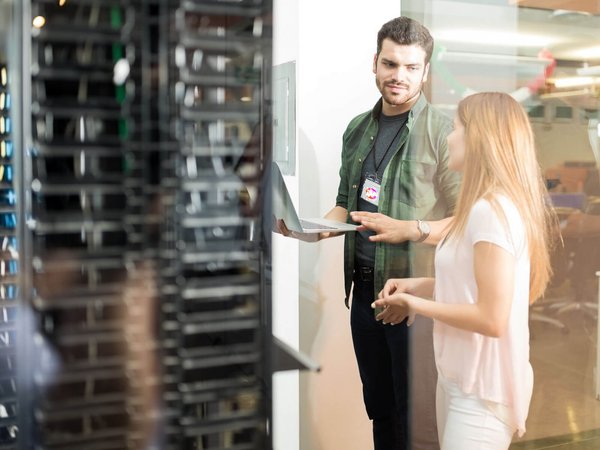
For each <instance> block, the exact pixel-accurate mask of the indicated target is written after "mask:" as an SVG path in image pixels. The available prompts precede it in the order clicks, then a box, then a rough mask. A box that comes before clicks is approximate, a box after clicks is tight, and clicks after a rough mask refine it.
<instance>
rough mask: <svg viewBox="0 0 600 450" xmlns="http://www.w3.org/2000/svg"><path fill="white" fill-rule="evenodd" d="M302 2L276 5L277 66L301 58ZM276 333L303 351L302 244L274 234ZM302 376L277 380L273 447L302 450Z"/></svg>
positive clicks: (294, 191) (291, 181)
mask: <svg viewBox="0 0 600 450" xmlns="http://www.w3.org/2000/svg"><path fill="white" fill-rule="evenodd" d="M298 2H299V0H274V2H273V16H274V19H273V64H274V65H279V64H283V63H285V62H288V61H295V60H297V59H298V40H299V33H298V30H299V21H298V19H297V17H298ZM286 183H287V186H288V189H289V190H290V195H291V196H292V198H293V200H294V201H295V202H296V204H297V201H298V179H297V177H290V178H287V179H286ZM272 243H273V245H272V252H273V254H272V258H273V334H274V335H275V336H277V337H278V338H279V339H281V340H283V341H284V342H286V343H287V344H288V345H290V346H291V347H293V348H295V349H298V348H299V331H298V330H299V325H300V321H299V319H298V298H299V294H298V270H299V269H298V242H297V241H295V240H293V239H288V238H284V237H282V236H280V235H278V234H273V241H272ZM298 386H299V374H298V372H297V371H287V372H280V373H277V374H275V375H274V377H273V448H274V449H275V450H299V440H300V437H299V423H300V418H299V414H300V409H299V408H300V406H299V387H298Z"/></svg>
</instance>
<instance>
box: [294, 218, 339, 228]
mask: <svg viewBox="0 0 600 450" xmlns="http://www.w3.org/2000/svg"><path fill="white" fill-rule="evenodd" d="M300 225H302V228H304V229H305V230H317V229H319V228H322V229H324V230H335V229H336V228H335V227H329V226H327V225H322V224H320V223H314V222H309V221H307V220H302V219H300Z"/></svg>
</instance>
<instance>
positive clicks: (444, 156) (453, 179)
mask: <svg viewBox="0 0 600 450" xmlns="http://www.w3.org/2000/svg"><path fill="white" fill-rule="evenodd" d="M451 131H452V123H451V122H448V124H447V125H445V126H444V127H442V129H441V131H440V133H439V134H438V136H437V139H438V142H437V148H438V158H439V159H438V166H437V167H438V168H437V177H436V184H437V189H438V191H439V192H440V196H441V197H442V198H443V199H444V200H445V202H446V205H447V208H448V209H447V214H448V215H452V214H453V212H454V208H455V207H456V202H457V200H458V192H459V190H460V183H461V179H462V177H461V175H460V173H459V172H455V171H452V170H450V169H449V168H448V141H447V137H448V134H450V132H451Z"/></svg>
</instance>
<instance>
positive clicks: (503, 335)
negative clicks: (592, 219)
mask: <svg viewBox="0 0 600 450" xmlns="http://www.w3.org/2000/svg"><path fill="white" fill-rule="evenodd" d="M448 151H449V162H448V164H449V167H450V169H452V170H457V171H461V172H463V184H462V187H461V192H460V195H459V201H458V205H457V210H456V211H455V218H454V221H453V223H452V225H451V227H450V230H449V232H448V234H447V236H446V238H445V239H444V240H442V242H440V243H439V244H438V247H437V250H436V257H435V269H436V278H435V279H433V278H414V279H390V280H388V282H387V283H386V285H385V287H384V288H383V290H382V291H381V292H380V293H379V298H378V300H376V301H375V302H374V303H373V305H372V306H373V307H374V308H382V307H383V308H384V310H383V312H381V313H380V314H379V315H378V316H377V319H378V320H382V321H383V322H384V323H390V324H395V323H399V322H401V321H402V320H404V319H405V318H406V317H408V321H409V324H410V323H411V322H412V320H413V319H414V315H415V314H421V315H423V316H427V317H431V318H433V319H434V347H435V358H436V365H437V368H438V387H437V396H436V411H437V420H438V434H439V439H440V443H441V446H442V450H469V449H478V450H481V449H494V450H497V449H507V448H508V447H509V445H510V441H511V439H512V435H513V434H514V432H515V431H516V432H518V434H519V436H520V435H522V434H523V433H524V432H525V419H526V417H527V412H528V409H529V402H530V400H531V393H532V389H533V372H532V369H531V365H530V363H529V327H528V307H529V304H530V302H533V301H534V300H535V299H536V298H538V297H539V296H541V295H542V294H543V292H544V289H545V287H546V284H547V283H548V280H549V278H550V274H551V269H550V258H549V251H548V239H549V237H548V236H549V225H550V223H552V222H553V220H551V219H552V217H551V212H550V211H549V210H548V208H546V204H545V201H544V198H545V195H546V191H545V187H544V183H543V179H542V176H541V173H540V168H539V165H538V163H537V160H536V154H535V147H534V139H533V133H532V130H531V127H530V125H529V120H528V118H527V114H526V113H525V112H524V110H523V109H522V108H521V106H520V105H519V104H518V103H517V102H516V101H515V100H514V99H513V98H512V97H510V96H509V95H507V94H504V93H496V92H490V93H479V94H475V95H472V96H469V97H467V98H465V99H463V100H462V101H461V102H460V103H459V105H458V112H457V117H456V118H455V119H454V130H453V131H452V132H451V133H450V135H449V136H448ZM434 293H435V294H434ZM427 298H434V300H435V301H431V300H428V299H427Z"/></svg>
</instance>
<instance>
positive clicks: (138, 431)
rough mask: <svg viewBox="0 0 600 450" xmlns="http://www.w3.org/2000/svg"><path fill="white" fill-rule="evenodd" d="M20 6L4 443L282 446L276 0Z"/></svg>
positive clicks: (0, 365)
mask: <svg viewBox="0 0 600 450" xmlns="http://www.w3.org/2000/svg"><path fill="white" fill-rule="evenodd" d="M6 1H7V2H8V0H6ZM8 3H9V4H11V5H12V11H13V13H14V14H15V16H19V17H22V19H23V20H22V22H21V23H22V29H21V30H20V32H21V33H22V36H23V37H24V39H23V40H22V41H21V43H20V44H19V45H21V46H22V48H20V49H19V50H20V54H22V55H25V56H24V58H25V61H23V62H22V66H21V70H17V71H16V73H17V74H19V75H20V76H21V80H20V81H21V83H20V85H19V93H20V94H21V95H20V100H21V103H20V109H19V120H18V122H19V124H20V127H19V128H20V129H19V133H20V140H18V141H19V142H20V143H21V145H20V148H17V146H15V144H14V143H13V144H12V146H11V148H10V152H11V155H16V159H17V160H18V163H17V164H16V166H17V169H12V170H13V173H14V171H15V170H16V171H17V172H18V174H16V175H17V176H15V177H14V179H15V180H16V182H17V183H18V184H19V186H16V187H14V188H15V190H16V191H18V192H19V193H20V194H19V195H16V197H10V196H5V198H4V199H0V203H1V202H2V201H4V202H5V203H6V204H0V208H2V209H0V220H5V219H6V220H5V222H2V223H0V232H1V233H3V234H2V236H0V239H4V240H3V241H2V242H3V243H2V247H1V249H2V256H3V259H2V260H0V308H1V309H2V314H3V316H2V318H3V319H4V320H2V318H0V377H2V378H0V448H14V449H25V448H27V449H29V448H35V449H66V450H68V449H81V448H88V449H94V450H95V449H97V450H112V449H115V450H116V449H153V448H156V449H158V448H161V449H162V448H166V449H214V450H217V449H237V450H245V449H247V450H251V449H261V450H262V449H268V448H270V447H271V443H270V430H269V425H270V397H271V392H270V377H271V371H272V367H271V357H270V355H271V333H270V306H269V301H270V286H269V273H268V268H269V261H270V254H269V236H270V227H266V226H265V223H267V222H268V221H266V220H265V219H266V217H268V218H269V221H270V215H269V214H268V208H269V206H270V205H269V197H268V191H269V189H268V178H267V177H266V176H265V170H264V169H265V168H266V167H270V162H269V160H270V119H269V117H270V70H271V69H270V68H271V26H270V16H271V10H272V5H271V3H270V0H239V1H235V2H232V1H228V0H203V1H201V0H195V1H194V0H112V1H108V0H103V1H100V0H77V1H74V0H27V1H23V2H17V1H15V2H8ZM36 17H37V18H39V17H41V18H43V19H44V20H45V23H43V24H41V23H40V22H38V23H37V24H36V25H33V26H32V20H33V19H34V18H36ZM18 31H19V30H17V32H16V34H18ZM17 53H18V52H17ZM0 69H1V68H0ZM7 80H8V78H7ZM7 83H8V81H7ZM4 91H7V95H8V93H10V92H9V91H10V89H8V90H7V86H5V85H1V86H0V112H1V113H2V114H3V117H4V115H5V112H6V111H8V109H9V108H4V107H2V101H3V100H2V98H3V97H2V93H3V92H4ZM12 95H13V97H12V98H13V99H14V92H13V93H12ZM6 98H10V97H7V96H5V97H4V99H5V100H4V101H5V103H4V105H5V106H6V104H7V103H6ZM8 105H10V102H9V103H8ZM3 120H4V119H3ZM5 131H6V126H5V128H4V131H3V128H2V124H0V135H1V136H0V137H1V138H2V142H5V144H3V147H2V148H0V163H1V164H2V165H1V166H0V172H2V170H3V169H1V167H4V171H5V173H6V167H8V166H9V165H10V164H11V161H10V156H8V152H9V150H8V149H7V147H6V143H7V142H9V139H10V135H9V134H8V133H7V132H6V133H5ZM0 175H1V173H0ZM4 181H5V180H2V179H1V177H0V182H2V183H3V184H2V185H1V186H0V188H2V190H0V196H2V195H3V193H4V192H5V191H6V192H8V190H9V189H10V188H11V187H13V186H9V185H8V184H6V183H4ZM8 181H10V180H8V178H7V180H6V182H7V183H8ZM14 198H16V199H17V200H16V202H15V201H14ZM11 201H12V202H13V203H12V204H11ZM265 208H266V210H267V213H266V214H265ZM5 216H6V217H5ZM3 225H6V226H3ZM11 228H13V229H14V230H15V231H14V233H11ZM10 261H16V262H15V263H13V262H10ZM3 267H4V268H3ZM12 297H14V298H15V299H16V301H17V302H18V305H19V309H17V308H12V309H11V307H10V306H11V304H17V303H15V302H13V303H11V298H12ZM15 321H17V322H19V324H18V326H16V325H15ZM5 337H6V338H7V339H4V338H5ZM7 340H9V342H10V344H11V345H12V344H15V343H16V345H12V346H11V345H4V346H3V345H2V344H6V342H7ZM17 360H18V363H17ZM4 411H6V415H4Z"/></svg>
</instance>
